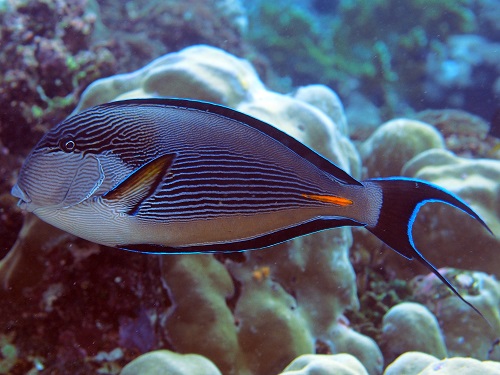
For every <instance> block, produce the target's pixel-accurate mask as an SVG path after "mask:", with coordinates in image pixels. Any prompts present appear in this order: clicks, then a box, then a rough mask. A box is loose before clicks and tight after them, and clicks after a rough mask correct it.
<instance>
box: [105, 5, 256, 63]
mask: <svg viewBox="0 0 500 375" xmlns="http://www.w3.org/2000/svg"><path fill="white" fill-rule="evenodd" d="M99 8H100V12H99V13H100V18H101V21H102V27H101V29H100V33H99V34H100V37H101V38H102V37H104V38H106V39H112V40H113V44H114V45H113V46H111V48H112V49H113V51H114V52H115V56H116V58H117V59H118V63H119V65H120V66H121V68H122V71H130V70H133V69H137V68H138V67H140V66H142V65H143V64H144V61H149V60H151V59H153V58H155V57H157V56H161V55H163V54H165V53H167V52H170V51H177V50H180V49H182V48H185V47H187V46H190V45H194V44H200V43H206V44H210V45H212V46H215V47H219V48H224V49H225V50H226V51H228V52H231V53H235V54H241V53H242V51H243V50H245V48H246V47H245V46H246V44H245V42H244V40H243V34H244V33H245V32H246V29H247V23H248V20H247V16H246V12H245V8H244V7H243V5H242V4H241V1H240V0H212V1H203V0H187V1H186V0H153V1H151V0H136V1H130V2H121V1H114V0H100V1H99Z"/></svg>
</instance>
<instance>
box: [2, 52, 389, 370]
mask: <svg viewBox="0 0 500 375" xmlns="http://www.w3.org/2000/svg"><path fill="white" fill-rule="evenodd" d="M304 90H305V91H302V93H301V96H302V97H306V98H308V99H307V100H306V101H303V100H300V99H297V98H296V97H294V96H293V95H290V96H285V95H280V94H277V93H275V92H271V91H268V90H267V89H266V88H265V87H264V85H263V84H262V83H261V82H260V80H259V78H258V76H257V75H256V73H255V71H254V70H253V68H252V67H251V66H250V64H248V63H247V62H246V61H245V60H241V59H238V58H236V57H234V56H232V55H229V54H227V53H225V52H223V51H221V50H219V49H216V48H213V47H207V46H194V47H190V48H187V49H185V50H182V51H180V52H179V53H174V54H169V55H166V56H164V57H161V58H159V59H157V60H155V61H153V62H152V63H151V64H149V65H147V66H146V67H144V68H143V69H140V70H139V71H137V72H133V73H129V74H122V75H117V76H113V77H110V78H106V79H102V80H99V81H97V82H95V83H94V84H92V85H91V86H89V88H88V89H87V90H86V91H85V92H84V94H83V95H82V99H81V102H80V104H79V105H78V107H77V109H76V110H75V112H78V111H81V110H83V109H84V108H86V107H88V106H91V105H95V104H98V103H102V102H106V101H110V100H114V99H123V98H133V97H152V96H167V95H168V96H177V97H179V96H186V97H190V98H196V99H204V100H210V101H214V102H217V103H221V104H224V105H229V106H231V107H234V108H236V109H238V110H241V111H243V112H246V113H248V114H251V115H253V116H256V117H258V118H261V119H263V120H265V121H268V122H270V123H272V124H274V125H275V126H277V127H279V128H280V129H282V130H283V131H285V132H288V133H289V134H291V135H293V136H294V137H296V138H297V139H299V140H300V141H302V142H304V143H306V144H308V145H310V146H312V147H314V148H315V149H316V150H318V151H319V152H321V153H322V154H323V155H325V156H326V157H328V158H330V159H331V160H333V161H335V162H336V163H337V164H338V165H339V166H340V167H342V168H343V169H345V170H348V171H349V170H350V171H351V172H353V173H354V175H356V176H358V177H359V175H360V160H359V156H358V155H357V152H356V150H355V148H354V146H353V145H352V143H351V142H350V141H349V140H348V139H347V137H346V136H345V135H344V133H345V130H346V129H345V128H344V129H343V130H340V129H338V127H337V124H336V123H335V122H334V119H333V118H331V117H330V116H334V117H335V120H337V121H341V120H342V119H343V113H342V111H341V106H340V104H339V102H338V98H337V97H336V95H335V94H334V93H333V92H331V91H330V90H328V89H327V88H325V87H321V86H314V87H310V88H305V89H304ZM315 105H318V107H319V108H318V107H316V106H315ZM322 109H325V110H327V112H328V113H325V112H323V110H322ZM26 225H27V224H26ZM25 229H26V230H27V231H28V232H29V234H28V235H27V236H25V237H23V241H24V243H29V242H30V241H33V240H35V239H36V237H37V234H36V233H35V232H34V231H33V230H30V229H29V228H28V227H26V228H25ZM56 239H57V235H56ZM351 241H352V237H351V231H350V230H349V229H346V228H343V229H337V230H333V231H325V232H322V233H318V234H315V235H311V236H307V237H303V238H299V239H296V240H294V241H291V242H288V243H285V244H281V245H278V246H276V247H274V248H272V249H268V250H260V251H254V252H247V253H243V254H239V255H238V254H237V255H220V254H219V255H216V256H213V255H186V256H181V255H172V256H158V257H156V256H152V255H140V254H130V253H126V252H123V251H118V250H111V249H104V248H102V247H99V246H97V245H94V244H89V243H87V242H85V241H82V240H76V239H74V238H65V239H62V240H60V241H58V242H57V241H56V243H57V245H56V246H55V247H54V246H51V245H50V244H51V240H50V239H46V240H44V243H45V244H46V246H47V249H46V251H44V252H38V253H37V254H38V255H37V257H36V259H37V260H41V259H44V258H46V259H49V261H47V265H46V267H45V268H40V267H39V266H38V264H39V263H38V262H33V261H32V263H33V264H35V267H36V268H39V270H40V271H41V273H42V275H41V276H40V277H39V278H38V280H40V281H39V282H38V283H35V284H33V283H31V284H30V285H28V286H25V287H21V288H17V287H16V285H15V284H17V281H16V280H17V278H15V277H13V278H7V281H8V282H10V283H11V287H12V288H13V292H15V299H18V300H21V301H22V300H23V297H22V295H23V293H24V292H25V291H26V289H27V288H29V289H31V290H32V292H31V295H32V299H31V300H30V303H31V306H32V307H31V308H30V309H29V311H33V310H36V309H37V306H38V308H42V309H43V310H44V311H43V314H42V315H41V318H40V319H42V321H41V322H40V324H41V325H42V326H43V325H48V326H52V325H54V324H59V329H58V330H57V331H58V332H60V333H59V336H58V337H46V335H47V333H44V332H42V333H40V334H39V335H40V336H39V338H38V339H39V340H42V341H44V342H45V343H47V345H52V346H53V347H55V348H57V349H56V350H54V351H52V352H49V353H54V352H56V353H59V354H60V355H61V358H64V361H63V360H62V359H61V360H60V361H55V363H56V364H57V365H58V366H60V367H61V368H62V369H64V370H65V371H66V372H68V371H70V372H73V373H74V371H73V368H71V366H70V364H78V363H82V361H85V367H82V369H81V370H80V371H84V370H85V371H87V372H90V368H94V369H95V366H97V365H99V366H104V365H103V364H102V355H101V356H100V355H98V354H97V352H102V351H104V352H106V353H107V352H111V350H112V349H114V348H115V347H116V346H120V347H121V348H122V349H123V351H124V354H123V356H122V357H120V358H119V359H118V360H117V361H118V364H120V363H124V362H127V361H130V360H131V359H132V358H131V357H132V356H133V355H134V353H135V354H138V353H143V352H144V351H150V350H154V349H157V348H165V349H169V350H173V351H175V352H178V353H197V354H201V355H204V356H206V357H207V358H208V359H209V360H211V361H213V362H214V364H215V365H216V366H217V367H218V368H219V369H220V371H221V372H223V373H225V374H232V373H238V374H263V373H266V374H267V373H269V374H271V373H278V372H280V371H281V370H282V369H283V368H284V367H285V366H286V365H287V364H288V363H290V362H291V361H292V360H293V359H294V358H296V357H297V356H299V355H302V354H312V353H314V352H315V351H316V350H319V348H321V350H324V351H325V352H330V353H337V352H338V351H340V350H341V351H343V352H348V353H353V354H355V355H356V356H358V358H359V359H360V361H361V362H362V363H363V364H364V366H365V367H366V368H367V369H368V370H369V372H370V373H371V374H378V373H380V371H381V366H382V357H381V355H380V351H379V349H378V348H377V346H376V344H375V343H374V342H373V341H372V340H370V339H368V338H366V337H364V336H362V335H360V334H356V333H355V332H354V331H352V330H347V331H345V332H344V334H339V333H338V332H339V329H336V328H338V327H339V326H340V325H341V323H340V322H339V320H341V318H342V313H343V312H344V310H345V309H346V308H348V307H353V308H356V306H357V299H356V294H355V292H356V290H355V289H356V287H355V279H354V274H353V270H352V267H351V265H350V263H349V259H348V249H349V247H350V245H351ZM18 249H19V246H17V247H14V248H13V250H12V251H13V253H11V254H9V255H8V259H9V258H10V259H16V258H17V257H18V256H19V257H20V259H19V260H18V261H17V263H15V262H14V263H11V264H12V267H13V268H12V272H11V273H10V274H12V275H16V274H19V272H33V271H32V270H30V267H31V266H30V261H29V256H30V254H28V253H27V252H24V251H22V252H19V253H16V252H18V251H19V250H18ZM36 249H37V246H35V245H33V246H30V251H33V250H36ZM65 249H66V252H67V251H68V250H70V254H71V255H70V254H67V253H65V252H64V250H65ZM58 258H59V259H60V260H61V259H62V260H64V262H65V263H64V265H65V266H64V267H60V268H59V269H58V270H57V272H55V268H54V267H55V264H54V263H53V261H54V260H56V259H58ZM110 259H115V262H111V264H110V263H108V261H109V260H110ZM21 265H23V267H24V266H25V267H26V268H25V269H24V270H20V269H17V267H20V266H21ZM7 268H9V267H7ZM118 269H122V272H121V273H118V274H117V273H116V272H117V270H118ZM124 269H127V271H126V272H125V271H123V270H124ZM98 275H100V276H98ZM69 278H72V279H74V281H71V282H69V281H68V279H69ZM94 294H95V300H92V298H91V297H92V296H93V295H94ZM70 296H71V299H70ZM31 301H37V302H36V303H33V302H31ZM75 303H78V304H81V305H82V306H85V308H84V309H83V310H81V309H75V308H74V304H75ZM4 308H6V307H4ZM11 308H14V307H11ZM63 309H64V311H66V310H69V311H71V313H70V314H64V313H63ZM82 314H84V316H82ZM7 315H10V316H12V313H11V312H9V313H7ZM31 315H34V313H32V314H31ZM49 319H50V320H49ZM75 321H79V322H80V324H81V326H83V327H84V328H78V329H77V328H75V325H74V324H75ZM97 322H98V323H97ZM29 324H30V323H29V321H26V320H21V321H18V322H17V323H16V328H14V329H15V330H16V331H19V332H25V331H26V330H27V327H29ZM134 335H135V336H138V337H134ZM17 337H22V335H19V336H17ZM90 343H92V345H90ZM36 350H37V349H36V348H34V347H32V346H30V344H27V343H25V344H24V345H23V353H26V352H29V353H33V352H36ZM48 356H50V354H48ZM97 358H99V361H97ZM50 360H52V361H54V359H53V358H50V359H48V360H47V361H50ZM97 362H98V363H97ZM52 366H53V367H52V368H54V366H56V365H52ZM63 372H64V371H63Z"/></svg>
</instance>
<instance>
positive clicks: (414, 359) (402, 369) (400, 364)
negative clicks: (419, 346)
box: [384, 352, 439, 375]
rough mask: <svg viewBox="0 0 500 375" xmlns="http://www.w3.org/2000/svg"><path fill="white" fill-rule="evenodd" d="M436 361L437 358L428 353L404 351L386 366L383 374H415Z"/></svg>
mask: <svg viewBox="0 0 500 375" xmlns="http://www.w3.org/2000/svg"><path fill="white" fill-rule="evenodd" d="M436 362H439V359H437V358H436V357H434V356H432V355H430V354H426V353H421V352H406V353H404V354H402V355H401V356H399V357H398V358H397V359H396V360H395V361H394V362H392V363H391V364H390V365H389V366H387V368H386V369H385V371H384V375H417V374H420V373H421V371H422V370H423V369H425V368H426V367H427V366H429V365H431V364H434V363H436Z"/></svg>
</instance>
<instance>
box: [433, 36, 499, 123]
mask: <svg viewBox="0 0 500 375" xmlns="http://www.w3.org/2000/svg"><path fill="white" fill-rule="evenodd" d="M487 37H488V38H489V37H490V35H488V34H484V36H481V35H476V34H466V35H452V36H450V37H449V38H447V39H446V40H443V41H436V42H435V43H434V45H433V49H434V53H432V54H429V55H428V58H427V63H426V70H427V73H426V83H425V84H426V87H427V89H428V91H429V95H428V98H427V101H429V102H432V103H433V106H434V107H437V108H439V107H459V108H462V109H464V110H466V111H474V112H475V113H481V114H482V115H483V116H484V117H486V118H490V117H491V116H492V115H493V112H494V108H491V107H492V106H491V105H489V104H488V103H487V101H486V100H481V99H479V98H489V97H493V96H496V95H498V93H499V92H498V82H499V81H498V80H497V78H498V74H499V73H500V68H499V66H500V57H499V56H498V53H495V51H498V49H499V48H500V43H498V41H497V42H493V41H490V40H488V39H487Z"/></svg>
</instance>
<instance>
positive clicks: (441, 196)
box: [366, 177, 493, 326]
mask: <svg viewBox="0 0 500 375" xmlns="http://www.w3.org/2000/svg"><path fill="white" fill-rule="evenodd" d="M366 182H372V183H375V184H377V185H379V186H380V188H381V190H382V193H383V203H382V208H381V210H380V217H379V220H378V222H377V224H376V225H375V226H374V227H367V229H368V230H369V231H370V232H372V233H373V234H375V235H376V236H377V237H378V238H380V239H381V240H382V241H383V242H384V243H386V244H387V245H388V246H390V247H391V248H392V249H393V250H394V251H396V252H397V253H399V254H400V255H402V256H404V257H405V258H407V259H413V258H416V259H417V260H419V261H420V263H422V264H423V265H424V266H426V267H427V268H428V269H429V270H430V271H431V272H432V273H433V274H434V275H436V277H438V278H439V279H440V280H441V281H442V282H443V283H444V284H445V285H446V286H447V287H448V288H449V289H450V290H451V291H452V292H453V293H454V294H455V295H456V296H458V298H460V299H461V300H462V301H463V302H464V303H465V304H467V305H468V306H469V307H471V308H472V309H473V310H474V311H475V312H476V313H477V314H479V315H480V316H481V317H482V318H483V319H484V320H485V321H486V322H487V323H488V324H489V325H490V326H492V325H491V323H490V322H489V321H488V319H486V318H485V317H484V315H483V314H482V313H481V312H480V311H479V310H478V309H477V308H476V307H475V306H474V305H472V304H471V303H470V302H468V301H466V300H465V299H464V298H463V297H462V295H461V294H460V293H459V292H458V291H457V290H456V289H455V287H453V285H452V284H451V283H450V282H449V281H448V279H447V278H446V277H445V276H443V275H442V274H441V273H440V272H439V271H438V270H437V269H436V267H434V265H433V264H432V263H430V262H429V261H428V260H427V259H426V258H425V257H424V256H423V255H422V254H421V253H420V252H419V251H418V250H417V248H416V247H415V243H414V241H413V234H412V228H413V224H414V223H415V219H416V217H417V214H418V212H419V210H420V208H421V207H422V206H423V205H424V204H426V203H428V202H442V203H445V204H448V205H450V206H453V207H456V208H458V209H460V210H462V211H464V212H465V213H467V214H468V215H469V216H471V217H472V218H474V219H476V220H477V221H478V222H479V223H481V224H482V225H483V227H484V228H486V229H487V230H488V232H490V233H491V234H492V235H493V232H492V231H491V229H490V228H489V227H488V226H487V225H486V223H485V222H484V221H483V220H482V219H481V218H480V217H479V215H478V214H476V213H475V212H474V211H473V210H472V209H471V208H470V207H469V206H468V205H467V203H465V202H464V201H463V200H462V199H461V198H459V197H458V196H456V195H454V194H453V193H451V192H449V191H446V190H444V189H443V188H441V187H439V186H437V185H434V184H431V183H429V182H426V181H422V180H417V179H410V178H404V177H391V178H379V179H370V180H367V181H366ZM394 202H397V203H396V204H394ZM403 225H404V227H405V228H402V226H403ZM403 236H404V237H403Z"/></svg>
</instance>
